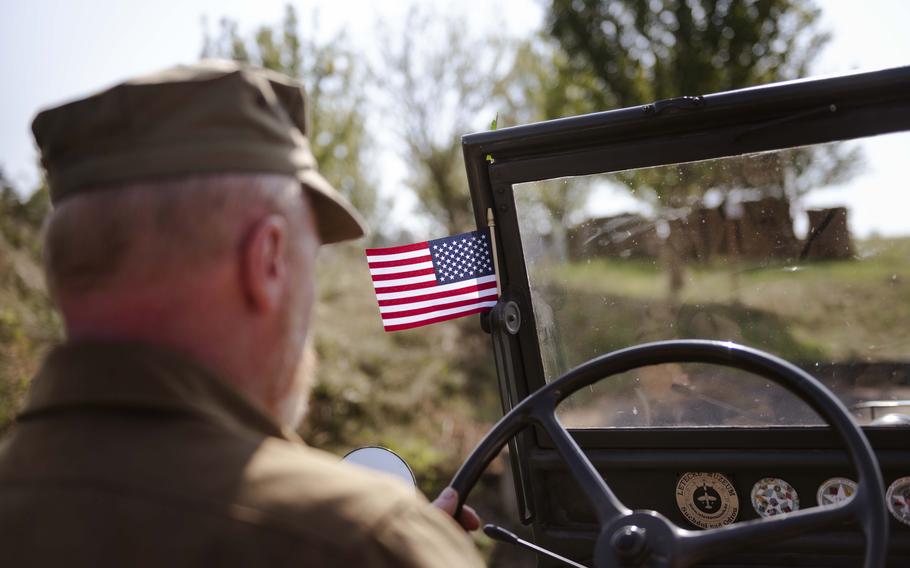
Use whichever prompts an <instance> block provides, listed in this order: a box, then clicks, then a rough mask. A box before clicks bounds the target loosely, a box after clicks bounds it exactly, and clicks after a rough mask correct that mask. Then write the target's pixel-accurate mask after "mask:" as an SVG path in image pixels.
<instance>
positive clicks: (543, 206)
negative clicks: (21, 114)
mask: <svg viewBox="0 0 910 568" xmlns="http://www.w3.org/2000/svg"><path fill="white" fill-rule="evenodd" d="M908 129H910V67H904V68H896V69H887V70H881V71H875V72H867V73H860V74H853V75H849V76H838V77H829V78H819V79H811V80H801V81H794V82H787V83H780V84H771V85H765V86H759V87H754V88H748V89H742V90H737V91H731V92H724V93H718V94H707V95H703V96H702V95H698V96H686V97H680V98H674V99H669V100H661V101H657V102H654V103H652V104H647V105H643V106H637V107H631V108H624V109H620V110H612V111H607V112H601V113H596V114H589V115H584V116H577V117H570V118H564V119H559V120H552V121H548V122H542V123H537V124H529V125H526V126H518V127H513V128H505V129H501V130H496V131H489V132H481V133H477V134H471V135H468V136H465V137H464V139H463V142H464V155H465V161H466V168H467V176H468V180H469V184H470V188H471V196H472V201H473V208H474V214H475V217H476V222H477V226H478V228H484V227H487V226H490V227H491V230H492V233H493V235H494V237H495V252H496V262H497V265H498V274H499V284H500V286H501V296H500V299H499V301H498V303H497V305H496V307H495V308H494V309H493V310H492V311H491V312H490V313H489V314H487V315H485V316H483V318H482V325H483V326H484V328H485V329H486V330H487V331H488V332H489V333H490V336H491V339H492V343H493V348H494V349H493V350H494V353H495V364H496V370H497V373H498V380H499V389H500V393H501V397H502V408H503V412H504V417H503V419H502V420H501V421H500V422H498V423H497V424H496V426H495V427H494V428H493V429H492V430H491V431H490V433H489V434H488V435H487V436H486V437H485V438H484V439H483V441H482V442H481V443H480V444H479V445H478V446H477V448H476V449H475V451H474V452H473V453H472V455H470V457H468V459H467V460H466V461H465V463H464V465H463V466H462V467H461V469H460V470H459V471H458V473H457V474H456V475H455V477H454V478H453V480H452V483H451V484H452V485H453V486H454V487H455V488H456V489H458V490H459V492H460V493H461V495H462V497H464V498H466V499H467V502H468V503H470V502H471V499H470V497H471V496H470V490H471V488H472V486H473V485H474V484H475V483H476V482H477V480H478V478H479V476H480V475H481V473H482V472H483V470H484V468H485V467H486V466H487V465H488V464H489V463H490V462H491V461H492V460H493V459H494V458H495V457H496V456H497V455H499V454H500V450H501V449H502V448H504V447H505V446H508V460H509V462H510V463H511V466H512V474H513V475H514V482H515V487H516V494H517V500H518V509H519V518H518V519H489V520H490V521H491V522H494V523H496V524H498V525H502V526H505V527H510V526H511V527H517V526H520V524H524V525H528V526H529V527H530V533H531V534H532V535H533V538H531V539H528V540H533V546H536V547H539V548H541V549H545V550H546V551H548V552H541V553H540V556H539V558H540V560H539V562H540V565H541V566H561V565H566V564H569V565H575V566H578V565H583V566H598V567H605V566H690V565H705V566H802V567H810V566H860V565H862V566H866V567H881V566H886V565H887V566H910V221H908V211H910V209H908V204H910V197H908V195H910V194H908V190H910V187H908V183H907V181H906V179H907V168H908V167H910V132H908ZM487 530H488V532H489V534H491V535H492V536H494V537H496V538H500V539H505V540H511V541H512V542H518V543H519V544H521V543H523V542H525V541H523V540H521V539H518V538H517V537H514V536H509V533H508V532H507V531H503V530H500V529H498V528H497V527H489V528H488V529H487ZM560 558H562V559H560Z"/></svg>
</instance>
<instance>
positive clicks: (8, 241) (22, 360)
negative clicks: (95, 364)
mask: <svg viewBox="0 0 910 568" xmlns="http://www.w3.org/2000/svg"><path fill="white" fill-rule="evenodd" d="M49 207H50V200H49V198H48V192H47V186H45V185H42V186H41V187H40V188H39V189H38V190H37V191H35V192H34V193H32V195H31V196H30V197H28V198H27V199H25V200H21V199H20V198H19V196H18V195H17V194H16V192H15V191H14V190H13V188H12V187H11V185H10V183H9V182H8V181H7V180H6V178H5V177H4V175H3V172H2V171H0V432H2V431H3V430H4V429H6V427H7V426H8V425H9V423H10V421H11V420H12V418H13V416H14V415H15V413H16V411H17V410H18V408H19V406H20V405H21V403H22V399H23V397H24V396H25V391H26V389H27V388H28V381H29V380H30V379H31V377H32V375H33V374H34V373H35V371H37V368H38V362H39V361H40V359H41V356H42V355H43V353H44V352H45V350H46V349H47V348H48V347H49V346H50V345H51V344H52V343H53V342H54V341H56V340H58V339H59V337H60V321H59V319H58V317H57V316H56V314H55V313H54V311H53V308H52V306H51V302H50V300H49V299H48V297H47V292H46V290H45V287H44V277H43V274H42V270H41V255H40V248H41V244H40V242H41V239H40V233H41V224H42V222H43V220H44V216H45V214H46V213H47V211H48V209H49Z"/></svg>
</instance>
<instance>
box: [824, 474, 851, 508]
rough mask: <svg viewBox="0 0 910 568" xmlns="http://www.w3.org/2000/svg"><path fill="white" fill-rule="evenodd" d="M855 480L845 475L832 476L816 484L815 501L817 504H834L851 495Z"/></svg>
mask: <svg viewBox="0 0 910 568" xmlns="http://www.w3.org/2000/svg"><path fill="white" fill-rule="evenodd" d="M854 493H856V482H855V481H853V480H852V479H847V478H846V477H832V478H831V479H826V480H825V481H823V482H822V484H821V485H819V486H818V491H817V492H816V493H815V501H816V502H817V503H818V504H819V505H835V504H837V503H842V502H843V501H846V500H847V499H850V498H851V497H853V494H854Z"/></svg>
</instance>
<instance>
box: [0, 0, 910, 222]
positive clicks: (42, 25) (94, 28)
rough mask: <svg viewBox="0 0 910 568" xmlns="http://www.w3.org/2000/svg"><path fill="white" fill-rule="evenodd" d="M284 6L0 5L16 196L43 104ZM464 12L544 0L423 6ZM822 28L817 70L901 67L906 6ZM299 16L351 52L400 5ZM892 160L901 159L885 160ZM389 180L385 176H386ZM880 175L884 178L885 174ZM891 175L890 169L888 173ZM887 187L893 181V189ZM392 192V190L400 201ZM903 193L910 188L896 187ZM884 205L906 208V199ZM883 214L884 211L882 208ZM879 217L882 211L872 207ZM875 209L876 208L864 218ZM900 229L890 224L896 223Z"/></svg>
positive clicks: (520, 29)
mask: <svg viewBox="0 0 910 568" xmlns="http://www.w3.org/2000/svg"><path fill="white" fill-rule="evenodd" d="M286 3H287V2H286V0H157V1H149V0H27V1H26V0H0V70H2V73H3V74H2V76H3V78H4V80H3V83H2V88H0V167H2V168H3V170H4V171H5V172H6V175H7V176H8V177H9V178H10V179H11V180H12V182H13V184H14V185H15V186H16V187H17V189H19V190H20V191H22V192H28V191H30V190H31V189H32V188H34V187H35V185H36V184H37V180H38V169H37V166H36V162H37V154H36V152H35V149H34V144H33V141H32V139H31V134H30V123H31V120H32V118H33V117H34V115H35V113H36V112H37V111H38V110H40V109H41V108H45V107H47V106H52V105H56V104H59V103H61V102H65V101H67V100H70V99H73V98H76V97H79V96H81V95H83V94H86V93H89V92H92V91H96V90H99V89H101V88H103V87H106V86H109V85H112V84H115V83H116V82H118V81H120V80H122V79H125V78H127V77H130V76H133V75H137V74H142V73H146V72H150V71H154V70H156V69H160V68H163V67H167V66H170V65H174V64H177V63H190V62H193V61H195V60H197V59H198V57H199V53H200V51H201V48H202V38H203V18H206V19H207V20H208V26H209V29H210V30H212V31H213V32H214V31H216V26H217V22H218V20H219V19H220V18H222V17H225V16H226V17H229V18H231V19H233V20H235V21H237V22H238V24H239V27H240V31H241V33H243V32H246V33H249V32H250V31H251V30H253V29H255V28H256V27H257V26H259V25H262V24H269V25H274V24H277V23H278V22H280V21H281V18H282V16H283V13H284V8H285V5H286ZM423 3H432V4H435V5H436V6H437V8H438V9H439V10H441V11H443V12H444V13H454V14H463V15H465V16H466V17H467V19H468V23H469V26H470V27H471V28H472V31H481V32H482V31H489V32H492V33H498V34H503V35H513V36H514V35H523V34H526V33H529V32H531V31H533V30H535V29H537V28H538V27H539V26H540V22H541V20H542V16H543V11H544V9H543V3H542V0H500V1H489V2H464V1H461V2H457V1H453V0H436V1H432V2H429V1H425V2H423ZM818 3H819V5H820V6H821V7H822V10H823V14H824V15H823V25H824V27H825V28H827V29H828V30H830V31H831V32H832V33H833V36H834V39H833V41H832V43H831V44H830V45H829V47H828V49H827V50H826V52H825V53H824V54H823V56H822V58H821V59H820V61H819V63H818V66H817V68H816V69H815V73H816V74H833V73H843V72H848V71H856V70H869V69H878V68H884V67H893V66H899V65H908V64H910V34H908V33H907V31H906V26H907V22H908V21H910V2H907V1H905V0H865V1H863V2H857V1H855V0H820V1H819V2H818ZM294 5H295V7H297V8H298V13H299V14H300V16H301V19H303V18H304V17H305V16H306V14H307V13H308V12H309V10H310V9H311V8H313V7H315V8H316V9H318V13H319V17H320V28H319V29H320V31H321V32H322V33H325V34H326V36H328V35H331V34H333V33H334V32H336V31H338V30H340V29H342V28H344V29H346V30H347V32H348V34H349V36H350V37H351V38H353V40H354V42H355V43H356V44H357V45H358V46H359V47H361V48H364V49H369V48H370V45H371V42H373V41H375V21H376V20H377V19H382V20H384V21H386V22H387V23H389V24H391V25H392V26H394V25H395V23H396V22H399V21H401V20H402V19H403V15H404V14H405V12H406V10H407V7H408V5H409V3H408V2H404V1H396V0H385V1H382V2H371V1H367V0H328V1H323V0H311V1H308V2H295V3H294ZM379 159H380V160H381V163H380V166H379V167H380V169H381V170H383V171H384V175H383V176H382V177H383V180H384V182H383V183H384V187H383V188H382V190H383V191H384V192H386V193H387V194H388V193H390V192H395V191H396V186H400V185H401V184H402V176H403V175H404V173H403V172H404V169H403V167H402V165H401V164H400V163H397V164H396V163H395V158H394V153H388V154H385V155H380V157H379ZM894 161H895V163H897V162H898V161H899V160H894ZM386 174H387V175H386ZM884 175H886V178H887V176H888V175H890V174H884ZM895 175H896V174H895ZM892 185H897V184H892ZM400 193H401V192H398V194H400ZM901 193H903V194H907V193H910V192H901ZM893 199H899V200H902V201H900V203H902V204H903V203H906V204H910V197H907V196H905V195H901V194H897V193H896V194H895V196H894V197H893ZM890 211H891V213H892V214H893V211H894V207H893V204H892V207H891V209H890ZM881 212H882V213H883V214H884V213H886V211H884V209H882V211H881ZM873 214H874V213H873ZM897 222H900V221H897Z"/></svg>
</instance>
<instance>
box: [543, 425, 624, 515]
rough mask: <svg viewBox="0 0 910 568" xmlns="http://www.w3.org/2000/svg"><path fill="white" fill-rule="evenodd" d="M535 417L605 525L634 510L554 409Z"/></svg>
mask: <svg viewBox="0 0 910 568" xmlns="http://www.w3.org/2000/svg"><path fill="white" fill-rule="evenodd" d="M535 419H536V420H537V422H538V424H540V425H541V427H543V429H544V431H545V432H546V433H547V434H548V435H549V436H550V439H551V440H552V441H553V444H554V445H555V446H556V450H557V451H558V452H559V454H560V455H561V456H562V458H563V460H564V461H565V463H566V465H568V466H569V470H570V471H571V472H572V475H573V476H574V478H575V480H576V481H577V482H578V483H579V485H581V489H582V491H584V492H585V494H586V495H587V496H588V499H590V500H591V503H592V504H593V505H594V512H595V514H596V515H597V520H598V522H600V524H601V525H603V524H606V523H608V522H610V521H612V520H613V519H615V518H616V517H620V516H626V515H629V514H630V513H631V512H632V511H631V510H630V509H629V508H628V507H626V506H625V505H623V504H622V501H620V500H619V498H618V497H616V494H615V493H613V491H612V490H611V489H610V487H609V486H608V485H607V483H606V481H604V479H603V477H602V476H601V475H600V473H598V472H597V469H596V468H595V467H594V464H592V463H591V460H589V459H588V458H587V456H585V454H584V452H583V451H582V449H581V447H580V446H579V445H578V443H577V442H575V440H574V439H573V438H572V435H571V434H569V432H568V430H566V429H565V428H564V427H563V425H562V424H560V423H559V420H558V419H557V418H556V414H555V413H554V412H553V410H552V409H551V410H550V411H544V412H542V413H541V415H540V416H535Z"/></svg>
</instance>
